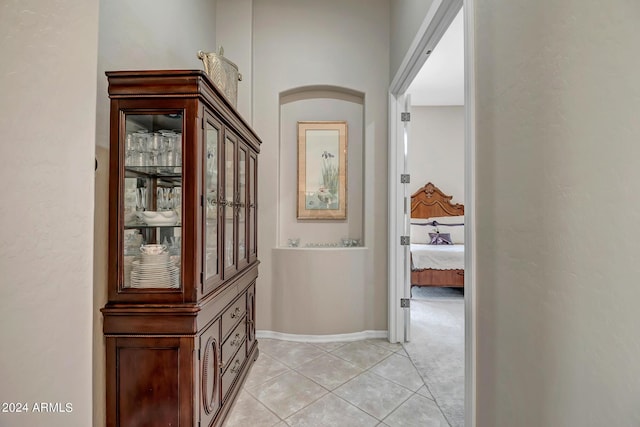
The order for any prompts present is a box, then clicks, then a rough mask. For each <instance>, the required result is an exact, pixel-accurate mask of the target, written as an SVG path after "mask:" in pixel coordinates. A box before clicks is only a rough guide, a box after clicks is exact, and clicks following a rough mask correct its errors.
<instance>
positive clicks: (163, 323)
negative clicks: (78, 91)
mask: <svg viewBox="0 0 640 427" xmlns="http://www.w3.org/2000/svg"><path fill="white" fill-rule="evenodd" d="M106 74H107V77H108V81H109V97H110V99H111V125H110V132H111V137H110V138H111V139H110V164H109V168H110V177H109V201H110V205H109V273H108V274H109V276H108V277H109V284H108V286H109V295H108V302H107V304H106V305H105V307H104V308H103V309H102V313H103V316H104V335H105V341H106V352H107V354H106V368H107V369H106V372H107V385H106V389H107V390H106V391H107V426H120V427H138V426H153V427H156V426H183V427H187V426H189V427H191V426H198V427H200V426H202V427H205V426H220V425H221V424H222V422H223V420H224V418H225V416H226V415H227V413H228V411H229V408H230V406H231V403H232V401H233V400H234V398H235V396H236V395H237V393H238V391H239V389H240V386H241V384H242V382H243V381H244V379H245V377H246V375H247V372H248V370H249V368H250V366H251V364H252V363H253V362H254V360H255V359H256V358H257V357H258V342H257V341H256V337H255V315H256V311H255V292H256V288H255V283H256V278H257V276H258V260H257V249H256V248H257V238H256V235H257V229H256V228H257V215H256V211H257V205H256V199H257V188H258V187H257V168H258V152H259V150H260V139H259V138H258V136H257V135H256V134H255V132H254V131H253V130H252V129H251V128H250V127H249V126H248V125H247V123H246V122H245V121H244V120H243V119H242V117H240V116H239V115H238V113H237V111H236V110H235V108H234V107H233V106H232V104H231V103H230V102H229V101H228V100H227V99H226V98H225V97H224V95H223V94H222V92H220V91H219V90H218V89H217V88H216V87H215V86H214V85H213V84H212V82H211V80H210V79H209V78H208V76H207V75H206V74H205V73H204V72H202V71H173V70H172V71H116V72H107V73H106Z"/></svg>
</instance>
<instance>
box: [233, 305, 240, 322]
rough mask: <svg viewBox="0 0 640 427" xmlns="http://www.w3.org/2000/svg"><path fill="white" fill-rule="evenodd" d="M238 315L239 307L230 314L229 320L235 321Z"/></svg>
mask: <svg viewBox="0 0 640 427" xmlns="http://www.w3.org/2000/svg"><path fill="white" fill-rule="evenodd" d="M239 315H240V307H236V309H235V310H233V312H232V313H231V318H232V319H235V318H236V317H238V316H239Z"/></svg>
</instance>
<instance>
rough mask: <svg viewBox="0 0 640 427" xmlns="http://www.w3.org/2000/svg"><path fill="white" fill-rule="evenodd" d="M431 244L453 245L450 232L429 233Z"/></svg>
mask: <svg viewBox="0 0 640 427" xmlns="http://www.w3.org/2000/svg"><path fill="white" fill-rule="evenodd" d="M429 237H430V238H431V241H430V242H429V244H430V245H453V242H452V241H451V234H450V233H429Z"/></svg>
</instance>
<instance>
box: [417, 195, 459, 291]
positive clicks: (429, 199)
mask: <svg viewBox="0 0 640 427" xmlns="http://www.w3.org/2000/svg"><path fill="white" fill-rule="evenodd" d="M451 199H452V196H448V195H446V194H444V193H443V192H442V191H441V190H440V189H438V187H436V186H435V185H433V184H432V183H428V184H426V185H425V186H424V187H422V188H420V189H419V190H418V191H416V192H415V193H414V194H413V195H412V196H411V247H410V248H411V285H412V286H451V287H463V286H464V206H463V205H461V204H459V203H456V204H454V203H451ZM438 236H443V238H442V239H435V237H438ZM435 241H438V242H440V243H442V241H445V242H450V243H451V244H432V243H434V242H435Z"/></svg>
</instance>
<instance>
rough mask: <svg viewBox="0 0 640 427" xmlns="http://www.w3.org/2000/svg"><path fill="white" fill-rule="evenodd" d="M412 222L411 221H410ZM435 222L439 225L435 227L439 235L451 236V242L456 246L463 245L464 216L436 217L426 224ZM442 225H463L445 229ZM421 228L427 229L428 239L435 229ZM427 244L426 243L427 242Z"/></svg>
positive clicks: (431, 227)
mask: <svg viewBox="0 0 640 427" xmlns="http://www.w3.org/2000/svg"><path fill="white" fill-rule="evenodd" d="M412 221H413V220H412ZM430 221H436V222H437V223H438V224H441V225H439V226H438V227H437V231H439V232H440V233H449V234H451V241H452V242H453V243H456V244H464V215H459V216H437V217H433V218H429V219H428V220H427V222H430ZM444 224H463V225H457V226H451V227H447V226H446V225H444ZM422 228H427V230H425V231H426V236H427V237H426V238H427V239H428V237H429V233H435V232H436V227H433V226H429V225H428V226H426V227H422ZM427 243H428V242H427Z"/></svg>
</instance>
